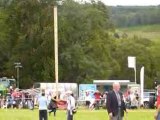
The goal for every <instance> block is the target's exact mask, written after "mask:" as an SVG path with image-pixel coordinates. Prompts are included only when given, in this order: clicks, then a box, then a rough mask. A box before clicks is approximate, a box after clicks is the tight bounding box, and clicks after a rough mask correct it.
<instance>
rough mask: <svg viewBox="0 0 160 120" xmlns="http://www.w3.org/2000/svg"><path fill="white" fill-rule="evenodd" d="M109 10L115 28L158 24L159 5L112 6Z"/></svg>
mask: <svg viewBox="0 0 160 120" xmlns="http://www.w3.org/2000/svg"><path fill="white" fill-rule="evenodd" d="M109 10H110V15H111V20H112V22H113V23H114V24H115V26H116V27H130V26H139V25H151V24H160V5H159V6H112V7H109Z"/></svg>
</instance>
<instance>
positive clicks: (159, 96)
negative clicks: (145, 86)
mask: <svg viewBox="0 0 160 120" xmlns="http://www.w3.org/2000/svg"><path fill="white" fill-rule="evenodd" d="M156 103H157V104H156V106H157V110H156V113H155V116H154V118H155V120H160V85H158V86H157V102H156Z"/></svg>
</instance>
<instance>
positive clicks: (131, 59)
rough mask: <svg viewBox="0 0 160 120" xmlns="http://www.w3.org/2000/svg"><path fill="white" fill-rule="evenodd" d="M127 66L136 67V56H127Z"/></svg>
mask: <svg viewBox="0 0 160 120" xmlns="http://www.w3.org/2000/svg"><path fill="white" fill-rule="evenodd" d="M128 67H129V68H136V57H132V56H128Z"/></svg>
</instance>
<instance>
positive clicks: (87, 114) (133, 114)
mask: <svg viewBox="0 0 160 120" xmlns="http://www.w3.org/2000/svg"><path fill="white" fill-rule="evenodd" d="M154 113H155V110H129V112H128V118H127V119H126V118H125V119H124V120H153V116H154ZM0 120H38V110H33V111H31V110H18V109H8V110H4V109H3V110H2V109H1V110H0ZM48 120H66V112H65V111H63V110H58V111H57V116H56V117H55V118H54V117H53V116H52V115H50V116H49V119H48ZM74 120H108V115H107V112H106V111H105V110H95V111H89V110H78V112H77V113H76V115H75V116H74Z"/></svg>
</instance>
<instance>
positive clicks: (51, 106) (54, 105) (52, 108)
mask: <svg viewBox="0 0 160 120" xmlns="http://www.w3.org/2000/svg"><path fill="white" fill-rule="evenodd" d="M48 107H49V115H50V114H51V112H53V113H54V117H55V116H56V111H57V108H58V106H57V101H56V96H55V97H54V98H52V99H51V101H50V103H49V106H48Z"/></svg>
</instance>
